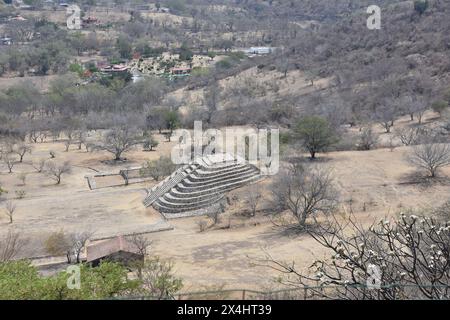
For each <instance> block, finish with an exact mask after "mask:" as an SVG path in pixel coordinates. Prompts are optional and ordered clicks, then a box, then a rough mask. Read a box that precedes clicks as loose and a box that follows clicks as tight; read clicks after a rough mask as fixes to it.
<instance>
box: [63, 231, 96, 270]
mask: <svg viewBox="0 0 450 320" xmlns="http://www.w3.org/2000/svg"><path fill="white" fill-rule="evenodd" d="M93 234H94V232H91V231H83V232H76V233H72V234H70V235H69V236H68V242H69V247H70V248H69V252H68V253H67V255H68V262H69V263H71V262H72V261H73V260H72V257H71V253H72V254H73V256H74V257H75V263H80V262H81V259H80V258H81V253H82V252H83V249H84V248H85V247H86V243H87V241H88V240H89V239H91V238H92V236H93Z"/></svg>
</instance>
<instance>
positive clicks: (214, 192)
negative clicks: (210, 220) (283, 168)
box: [144, 154, 261, 218]
mask: <svg viewBox="0 0 450 320" xmlns="http://www.w3.org/2000/svg"><path fill="white" fill-rule="evenodd" d="M260 178H261V175H260V171H259V169H258V168H257V167H256V166H254V165H251V164H249V163H247V162H245V161H243V159H240V161H238V160H236V159H235V158H234V157H233V156H231V155H229V154H215V155H209V156H205V157H201V158H197V159H196V160H195V161H193V162H191V163H189V164H187V165H185V166H183V167H181V168H179V169H178V170H176V171H175V172H174V173H173V174H172V175H171V176H169V177H167V178H166V179H165V180H163V181H162V182H161V183H159V184H158V185H156V186H154V187H153V188H152V189H150V190H148V195H147V197H146V198H145V200H144V205H145V206H146V207H149V206H151V205H152V206H153V207H154V208H155V209H156V210H158V211H159V212H161V213H162V214H163V215H164V216H165V217H166V218H177V217H183V216H193V215H202V214H207V212H208V209H212V208H215V206H217V205H218V204H219V203H220V201H221V200H222V199H223V198H224V196H225V193H226V192H228V191H230V190H233V189H236V188H240V187H243V186H245V185H247V184H249V183H251V182H255V181H257V180H259V179H260Z"/></svg>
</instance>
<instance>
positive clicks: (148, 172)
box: [140, 156, 176, 181]
mask: <svg viewBox="0 0 450 320" xmlns="http://www.w3.org/2000/svg"><path fill="white" fill-rule="evenodd" d="M175 169H176V165H175V164H173V163H172V160H171V159H170V157H164V156H162V157H160V158H159V159H157V160H149V161H147V163H145V164H144V166H143V168H142V169H141V172H140V174H141V176H150V177H152V178H153V179H155V180H156V181H158V180H159V179H160V178H161V177H166V176H169V175H170V174H171V173H172V172H173V171H174V170H175Z"/></svg>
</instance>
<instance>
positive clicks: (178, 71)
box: [171, 67, 191, 76]
mask: <svg viewBox="0 0 450 320" xmlns="http://www.w3.org/2000/svg"><path fill="white" fill-rule="evenodd" d="M171 73H172V75H174V76H186V75H189V74H191V68H187V67H186V68H172V70H171Z"/></svg>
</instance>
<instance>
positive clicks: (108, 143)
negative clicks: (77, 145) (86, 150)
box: [96, 127, 142, 161]
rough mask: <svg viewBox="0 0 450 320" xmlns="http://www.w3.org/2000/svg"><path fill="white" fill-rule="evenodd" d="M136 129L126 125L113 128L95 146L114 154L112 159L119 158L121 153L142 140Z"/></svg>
mask: <svg viewBox="0 0 450 320" xmlns="http://www.w3.org/2000/svg"><path fill="white" fill-rule="evenodd" d="M141 140H142V137H139V134H138V132H137V131H136V130H134V129H130V128H127V127H121V128H113V129H111V130H109V131H108V132H107V133H106V135H105V136H104V137H103V141H102V142H101V144H99V145H97V146H96V148H97V149H100V150H105V151H107V152H109V153H112V154H113V155H114V160H116V161H117V160H120V158H121V156H122V153H124V152H126V151H128V150H130V149H131V148H133V147H134V146H136V145H138V144H139V143H141V142H142V141H141Z"/></svg>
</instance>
